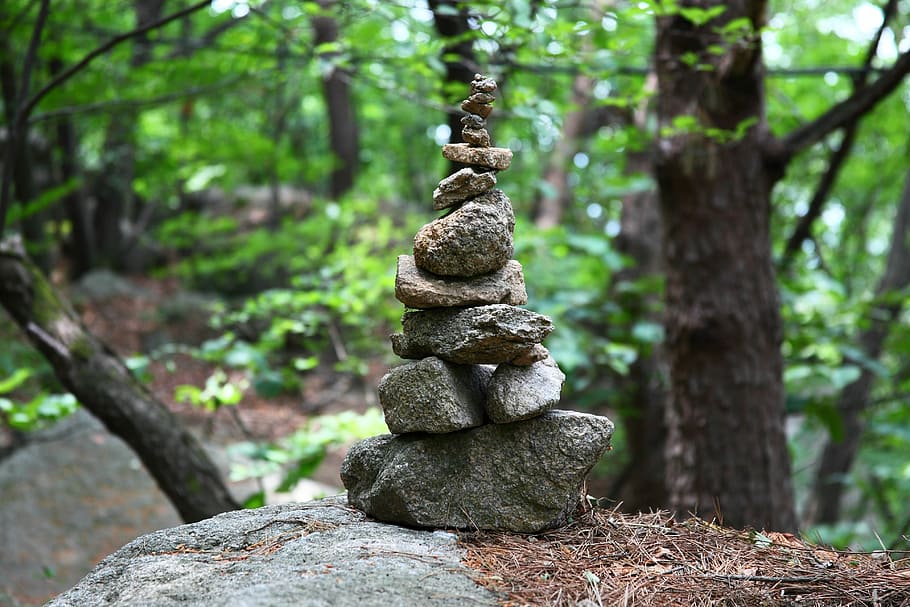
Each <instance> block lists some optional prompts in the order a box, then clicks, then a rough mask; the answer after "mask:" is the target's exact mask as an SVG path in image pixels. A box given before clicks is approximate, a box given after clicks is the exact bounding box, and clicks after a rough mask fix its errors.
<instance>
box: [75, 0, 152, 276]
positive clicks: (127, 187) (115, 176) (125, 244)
mask: <svg viewBox="0 0 910 607" xmlns="http://www.w3.org/2000/svg"><path fill="white" fill-rule="evenodd" d="M133 9H134V12H135V14H136V27H137V28H140V27H142V26H145V25H148V24H150V23H154V22H156V21H158V20H160V19H161V13H162V11H163V10H164V0H135V1H134V3H133ZM152 48H153V45H152V42H151V41H150V40H149V38H148V36H147V35H146V34H142V35H139V36H136V38H135V41H134V43H133V51H132V56H131V58H130V67H131V68H132V69H139V68H141V67H142V66H144V65H145V64H146V63H148V62H149V61H150V60H151V58H152ZM137 118H138V113H137V112H136V111H135V110H124V111H122V112H117V113H114V114H112V115H111V122H110V124H109V125H108V129H107V134H106V136H105V141H104V156H105V160H106V161H105V163H104V168H103V169H102V172H101V175H100V178H99V180H98V184H97V186H96V192H95V195H96V198H97V204H96V205H95V214H94V222H93V226H92V227H93V230H94V233H95V238H96V247H97V248H96V252H97V254H98V258H99V259H98V261H99V262H100V263H101V264H102V265H105V266H109V267H112V268H114V269H117V270H121V269H124V268H125V267H127V266H128V265H129V264H128V263H127V262H128V260H127V258H126V254H127V252H128V251H129V249H130V248H131V247H132V244H133V243H131V242H130V240H129V239H130V236H131V235H130V231H131V229H130V223H131V221H132V218H133V217H134V216H135V215H136V214H137V213H136V209H135V206H136V205H137V204H138V202H137V200H136V195H135V192H134V190H133V179H134V177H135V173H136V142H135V137H136V121H137ZM133 237H134V238H135V237H137V236H135V235H133Z"/></svg>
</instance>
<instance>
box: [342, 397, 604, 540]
mask: <svg viewBox="0 0 910 607" xmlns="http://www.w3.org/2000/svg"><path fill="white" fill-rule="evenodd" d="M612 432H613V424H612V423H610V421H609V420H608V419H607V418H605V417H599V416H595V415H588V414H585V413H575V412H569V411H555V410H554V411H550V412H548V413H546V414H544V415H542V416H539V417H535V418H533V419H529V420H526V421H522V422H516V423H514V424H487V425H485V426H481V427H480V428H473V429H471V430H463V431H461V432H455V433H452V434H443V435H416V434H405V435H398V436H392V435H383V436H377V437H372V438H368V439H366V440H364V441H361V442H359V443H356V444H355V445H354V446H353V447H352V448H351V450H350V451H349V452H348V455H347V457H346V458H345V461H344V463H343V464H342V467H341V479H342V481H343V482H344V485H345V487H347V489H348V500H349V502H350V503H351V505H353V506H355V507H357V508H360V509H362V510H363V511H364V512H366V513H367V514H369V515H371V516H373V517H375V518H377V519H379V520H383V521H387V522H394V523H400V524H404V525H413V526H417V527H457V528H475V527H477V528H481V529H509V530H513V531H518V532H527V533H533V532H537V531H540V530H542V529H547V528H551V527H556V526H559V525H562V524H564V523H565V522H566V521H567V519H568V517H569V516H570V515H571V514H572V512H573V511H574V510H575V508H576V507H577V505H578V501H579V498H580V492H581V488H582V485H583V483H584V478H585V475H586V474H587V473H588V471H589V470H590V469H591V467H593V466H594V464H595V463H597V460H598V459H600V456H601V455H602V454H603V452H604V451H605V450H606V449H607V447H608V446H609V442H610V436H611V435H612ZM568 454H571V455H568Z"/></svg>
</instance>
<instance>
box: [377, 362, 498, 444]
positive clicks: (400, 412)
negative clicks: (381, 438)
mask: <svg viewBox="0 0 910 607" xmlns="http://www.w3.org/2000/svg"><path fill="white" fill-rule="evenodd" d="M492 373H493V368H492V367H486V366H481V365H456V364H454V363H448V362H445V361H444V360H441V359H439V358H436V357H435V356H431V357H429V358H424V359H423V360H418V361H416V362H411V363H407V364H405V365H401V366H400V367H395V368H394V369H392V370H390V371H389V372H388V373H387V374H386V375H385V376H384V377H383V378H382V379H381V380H380V382H379V389H378V391H379V404H380V405H381V406H382V411H383V413H384V414H385V423H386V425H387V426H388V427H389V431H390V432H392V433H393V434H401V433H403V432H431V433H443V432H454V431H456V430H463V429H465V428H473V427H475V426H479V425H481V424H482V423H483V422H484V420H485V417H486V416H485V415H484V400H485V396H484V391H485V388H486V384H487V382H489V381H490V376H491V375H492Z"/></svg>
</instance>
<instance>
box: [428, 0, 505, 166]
mask: <svg viewBox="0 0 910 607" xmlns="http://www.w3.org/2000/svg"><path fill="white" fill-rule="evenodd" d="M429 6H430V10H432V11H433V25H434V26H435V27H436V31H437V32H438V33H439V35H440V36H441V37H442V38H443V39H450V38H451V39H453V41H451V42H449V43H448V44H446V46H445V48H443V49H442V61H443V63H444V64H445V66H446V79H445V82H444V85H443V99H459V98H460V97H459V95H464V94H465V90H466V88H467V85H468V84H469V83H470V82H471V80H473V79H474V74H475V73H477V72H478V71H479V68H478V67H477V62H476V61H475V60H474V43H473V41H472V40H471V39H470V38H465V35H466V34H468V33H469V32H470V31H471V28H470V27H469V26H468V9H467V8H466V3H464V2H460V1H459V0H429ZM443 7H445V8H443ZM440 9H442V10H440ZM500 84H502V83H500ZM448 124H449V129H450V130H451V134H450V135H449V143H462V141H463V139H462V138H461V113H460V112H459V111H456V110H449V113H448ZM465 166H466V165H463V164H460V163H457V162H450V163H449V173H454V172H456V171H458V170H459V169H461V168H464V167H465Z"/></svg>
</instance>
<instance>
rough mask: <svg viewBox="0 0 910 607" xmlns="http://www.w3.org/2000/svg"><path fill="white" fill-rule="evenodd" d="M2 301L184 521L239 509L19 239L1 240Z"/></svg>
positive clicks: (186, 436) (198, 451)
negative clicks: (127, 448)
mask: <svg viewBox="0 0 910 607" xmlns="http://www.w3.org/2000/svg"><path fill="white" fill-rule="evenodd" d="M0 303H2V305H3V307H4V308H6V310H7V312H9V314H10V316H12V318H13V319H14V320H15V321H16V323H17V324H18V325H19V327H20V328H21V329H22V331H23V332H24V333H25V334H26V335H27V336H28V338H29V340H30V341H31V342H32V344H33V345H34V346H35V347H36V348H37V349H38V350H39V351H40V352H41V353H42V354H43V355H44V357H45V358H46V359H47V360H48V362H49V363H50V364H51V366H52V367H53V369H54V373H55V374H56V376H57V378H58V379H59V380H60V382H61V383H62V384H63V385H64V386H65V387H66V389H67V390H69V391H70V392H72V394H73V395H74V396H75V397H76V398H77V399H78V400H79V402H80V403H82V405H83V406H85V408H86V409H88V410H89V411H91V413H92V414H93V415H94V416H95V417H97V418H98V419H99V420H101V421H102V422H103V423H104V425H105V426H106V427H107V428H108V430H110V431H111V432H112V433H113V434H115V435H116V436H118V437H120V438H121V439H123V441H124V442H126V443H127V444H128V445H129V446H130V447H131V448H132V449H133V451H135V453H136V455H137V456H138V457H139V459H140V460H141V461H142V463H143V464H144V465H145V467H146V469H147V470H148V471H149V473H150V474H151V475H152V477H153V478H154V479H155V481H156V482H157V483H158V486H159V487H160V488H161V490H162V491H163V492H164V493H165V494H166V495H167V496H168V498H169V499H170V500H171V502H172V503H173V504H174V507H175V508H176V509H177V511H178V512H179V513H180V516H181V517H183V519H184V520H185V521H186V522H193V521H198V520H202V519H205V518H209V517H211V516H213V515H215V514H218V513H219V512H225V511H228V510H236V509H238V508H239V507H240V506H239V504H237V502H236V501H235V500H234V499H233V498H232V497H231V495H230V493H229V492H228V490H227V487H225V485H224V483H223V481H222V479H221V476H220V474H219V472H218V470H217V468H216V467H215V465H214V464H213V463H212V461H211V459H209V457H208V455H207V454H206V452H205V450H204V449H203V448H202V446H201V445H200V444H199V443H198V442H197V441H196V439H195V438H193V436H192V435H191V434H190V433H189V432H188V431H187V430H185V429H184V428H182V426H181V425H180V422H179V421H178V420H177V419H176V418H175V417H174V415H173V414H172V413H171V412H170V411H168V409H167V408H166V407H165V406H164V405H163V404H162V403H161V402H159V401H158V400H157V399H156V398H155V397H154V396H153V395H152V394H151V392H149V390H148V389H147V388H146V387H145V386H144V385H142V384H141V383H140V382H139V381H138V380H137V379H136V378H134V377H133V375H132V374H131V373H130V371H129V370H128V369H127V368H126V366H125V365H124V364H123V362H122V361H121V360H120V358H119V357H117V355H116V354H114V353H113V352H112V351H111V350H110V349H109V348H107V347H106V346H105V345H104V344H103V343H101V342H100V341H99V340H98V339H97V338H96V337H94V336H93V335H92V334H91V333H89V332H88V331H87V330H86V329H85V327H84V326H83V325H82V323H81V322H80V320H79V318H78V316H77V315H76V314H75V312H74V311H73V310H72V308H71V307H70V306H69V305H68V304H67V302H66V301H65V300H64V299H63V297H62V296H61V295H60V294H59V293H57V291H56V290H55V289H54V287H53V286H52V285H51V284H50V283H49V282H48V280H47V279H46V278H45V277H44V275H43V274H42V273H41V272H40V270H38V268H37V267H36V266H35V265H34V264H33V263H32V262H31V261H30V260H29V259H28V258H27V256H26V255H25V252H24V250H23V248H22V243H21V241H20V240H19V239H18V238H10V239H7V240H6V241H3V242H2V243H0ZM84 464H85V465H87V466H90V465H91V462H84Z"/></svg>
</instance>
